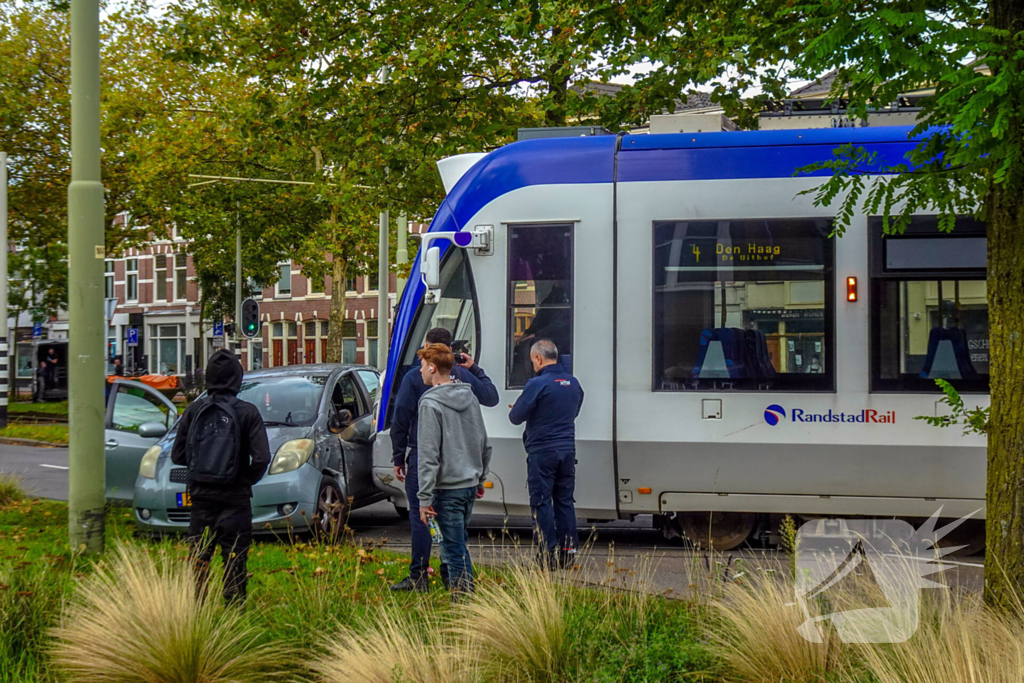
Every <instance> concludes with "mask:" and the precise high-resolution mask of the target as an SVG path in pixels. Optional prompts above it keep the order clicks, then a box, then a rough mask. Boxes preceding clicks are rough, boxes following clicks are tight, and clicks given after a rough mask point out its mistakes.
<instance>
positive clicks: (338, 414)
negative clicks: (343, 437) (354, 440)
mask: <svg viewBox="0 0 1024 683" xmlns="http://www.w3.org/2000/svg"><path fill="white" fill-rule="evenodd" d="M350 424H352V411H351V410H348V409H346V408H342V409H341V410H336V411H334V412H333V413H331V416H330V417H329V418H327V428H328V429H329V430H331V432H332V433H333V434H340V433H341V432H343V431H345V429H346V428H347V427H348V426H349V425H350Z"/></svg>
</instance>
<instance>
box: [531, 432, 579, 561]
mask: <svg viewBox="0 0 1024 683" xmlns="http://www.w3.org/2000/svg"><path fill="white" fill-rule="evenodd" d="M526 483H527V485H528V486H529V488H530V511H531V512H532V513H533V532H534V542H535V543H536V544H537V546H538V547H539V548H544V549H547V551H548V552H552V553H553V552H555V550H556V549H563V550H569V549H570V548H576V547H577V546H578V545H579V536H578V535H577V532H576V506H575V505H574V503H575V501H574V499H573V492H574V491H575V490H576V451H575V450H564V451H538V452H536V453H529V454H527V456H526Z"/></svg>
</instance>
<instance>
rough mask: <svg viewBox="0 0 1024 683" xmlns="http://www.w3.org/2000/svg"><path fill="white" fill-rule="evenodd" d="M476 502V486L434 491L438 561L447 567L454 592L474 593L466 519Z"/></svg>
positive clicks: (432, 503)
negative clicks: (437, 533)
mask: <svg viewBox="0 0 1024 683" xmlns="http://www.w3.org/2000/svg"><path fill="white" fill-rule="evenodd" d="M475 502H476V487H475V486H471V487H469V488H467V489H435V490H434V499H433V500H432V501H431V505H433V507H434V512H436V513H437V518H436V519H437V525H438V526H439V527H441V535H442V536H443V537H444V538H443V540H442V541H441V561H442V562H444V563H446V564H447V565H448V578H449V580H450V582H451V589H452V591H454V592H466V593H472V592H473V561H472V560H470V558H469V520H470V518H471V517H472V516H473V503H475Z"/></svg>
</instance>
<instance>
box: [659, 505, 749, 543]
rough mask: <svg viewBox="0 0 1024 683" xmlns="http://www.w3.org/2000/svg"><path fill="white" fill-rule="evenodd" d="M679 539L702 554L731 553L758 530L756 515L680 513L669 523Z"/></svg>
mask: <svg viewBox="0 0 1024 683" xmlns="http://www.w3.org/2000/svg"><path fill="white" fill-rule="evenodd" d="M669 524H670V525H672V526H674V527H676V528H675V529H674V531H677V532H678V533H679V535H680V536H685V537H686V538H687V540H689V541H690V543H692V544H693V545H694V546H696V547H697V548H700V549H702V550H708V549H710V550H732V549H733V548H738V547H739V546H741V545H743V543H744V542H745V541H746V540H747V539H748V538H750V534H751V533H753V531H754V529H755V528H756V527H757V515H756V514H755V513H753V512H679V513H677V514H676V515H675V517H673V518H672V519H670V520H669Z"/></svg>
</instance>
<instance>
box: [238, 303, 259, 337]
mask: <svg viewBox="0 0 1024 683" xmlns="http://www.w3.org/2000/svg"><path fill="white" fill-rule="evenodd" d="M260 327H261V323H260V304H259V302H258V301H256V299H246V300H245V301H243V302H242V334H244V335H245V336H246V337H255V336H257V335H258V334H259V333H260Z"/></svg>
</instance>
